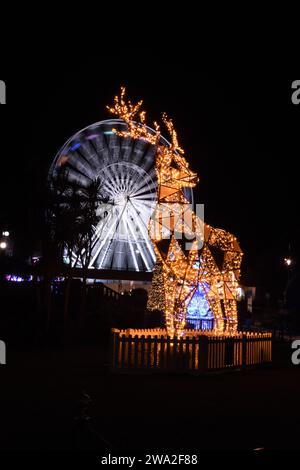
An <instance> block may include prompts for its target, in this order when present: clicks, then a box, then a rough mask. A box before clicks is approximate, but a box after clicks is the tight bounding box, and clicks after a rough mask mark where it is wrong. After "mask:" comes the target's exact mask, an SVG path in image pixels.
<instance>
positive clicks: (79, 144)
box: [70, 142, 81, 152]
mask: <svg viewBox="0 0 300 470" xmlns="http://www.w3.org/2000/svg"><path fill="white" fill-rule="evenodd" d="M79 147H81V143H80V142H76V143H75V144H73V145H71V147H70V150H71V152H74V150H77V149H78V148H79Z"/></svg>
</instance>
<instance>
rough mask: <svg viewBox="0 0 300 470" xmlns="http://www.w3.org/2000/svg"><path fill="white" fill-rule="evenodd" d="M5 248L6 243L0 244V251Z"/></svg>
mask: <svg viewBox="0 0 300 470" xmlns="http://www.w3.org/2000/svg"><path fill="white" fill-rule="evenodd" d="M6 247H7V243H6V242H1V243H0V248H1V250H5V248H6Z"/></svg>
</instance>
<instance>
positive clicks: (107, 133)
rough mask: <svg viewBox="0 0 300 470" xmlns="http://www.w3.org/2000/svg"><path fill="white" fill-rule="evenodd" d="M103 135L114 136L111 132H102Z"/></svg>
mask: <svg viewBox="0 0 300 470" xmlns="http://www.w3.org/2000/svg"><path fill="white" fill-rule="evenodd" d="M103 134H105V135H114V132H113V131H105V132H103Z"/></svg>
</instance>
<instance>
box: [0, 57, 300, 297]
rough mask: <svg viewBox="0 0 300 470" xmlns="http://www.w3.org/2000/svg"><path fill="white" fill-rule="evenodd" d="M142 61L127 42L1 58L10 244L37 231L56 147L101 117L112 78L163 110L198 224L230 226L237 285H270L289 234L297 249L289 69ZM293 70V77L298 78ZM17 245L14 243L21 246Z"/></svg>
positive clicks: (3, 201)
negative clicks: (182, 154) (201, 214)
mask: <svg viewBox="0 0 300 470" xmlns="http://www.w3.org/2000/svg"><path fill="white" fill-rule="evenodd" d="M151 52H152V51H151V50H149V57H151V58H152V60H146V59H145V56H144V54H143V53H142V52H141V51H139V50H138V49H130V48H126V51H124V50H123V51H121V52H116V51H115V50H114V49H113V50H103V49H102V48H99V50H98V51H97V53H90V52H89V51H88V50H85V51H84V52H82V53H81V52H79V51H77V52H76V54H75V53H74V52H73V53H72V52H70V53H69V54H67V55H66V54H63V55H61V56H60V55H59V54H58V53H52V54H50V53H49V54H43V55H42V57H41V55H39V54H30V53H27V54H25V55H24V54H22V53H21V51H20V52H19V55H14V59H13V60H8V61H7V63H6V64H5V66H6V67H5V68H4V69H2V68H1V76H0V79H2V80H5V81H6V84H7V105H6V106H1V107H0V119H1V128H0V133H1V147H0V149H1V150H0V152H1V173H0V174H1V186H0V195H1V198H0V218H1V223H2V224H3V223H5V221H6V223H7V225H8V226H9V228H11V230H12V232H13V233H14V236H15V239H16V240H17V241H18V246H19V247H20V248H19V249H22V250H28V249H29V248H28V247H29V246H30V245H31V244H32V243H31V240H32V235H34V238H37V239H38V236H39V230H40V223H39V221H40V214H41V200H42V191H43V188H44V187H45V177H46V174H47V171H48V168H49V165H50V163H51V161H52V159H53V158H54V156H55V154H56V152H57V151H58V149H59V148H60V147H61V146H62V145H63V143H64V142H65V141H66V140H67V139H68V138H69V137H70V136H71V135H72V134H74V133H75V132H76V131H78V130H79V129H81V128H82V127H84V126H86V125H89V124H91V123H93V122H96V121H100V120H102V119H105V118H108V117H109V115H108V113H107V111H106V109H105V106H106V104H110V103H112V100H113V96H114V95H115V94H116V93H117V92H118V90H119V87H120V86H121V85H125V86H126V87H127V94H128V97H129V98H130V99H131V100H132V101H134V100H137V99H140V98H143V99H144V105H145V109H146V110H147V111H148V118H149V121H150V122H151V120H152V119H159V117H160V114H161V112H162V111H166V112H167V113H168V114H169V116H170V117H172V118H173V120H174V123H175V126H176V128H177V130H178V135H179V141H180V143H181V144H182V146H183V147H184V149H185V150H186V157H187V159H188V160H189V161H190V165H191V167H192V169H194V170H196V171H197V172H198V174H199V176H200V183H199V185H198V187H197V189H196V191H195V199H196V202H200V203H205V219H206V222H207V223H209V224H211V225H213V226H215V227H220V228H224V229H226V230H228V231H230V232H232V233H234V234H235V235H236V236H237V237H238V239H239V241H240V244H241V247H242V249H243V250H244V252H245V259H244V264H243V279H244V282H245V283H247V284H251V285H253V284H255V285H260V284H261V285H265V286H267V287H268V288H272V286H273V287H274V286H276V285H277V284H278V282H279V281H280V279H282V276H283V266H282V258H283V257H284V256H285V255H286V254H287V249H288V246H289V243H291V246H292V250H293V252H294V256H295V257H296V256H297V254H298V253H299V248H300V247H299V238H300V237H299V235H300V226H299V225H300V224H299V209H298V200H297V196H298V192H299V190H298V186H299V183H298V171H297V159H298V155H299V152H298V147H299V144H300V140H299V124H300V105H299V106H295V105H293V104H292V102H291V83H292V81H293V80H296V79H297V76H295V77H292V78H291V79H282V78H279V77H278V76H273V75H272V74H271V73H270V74H269V75H268V74H265V75H262V74H261V73H260V70H259V68H258V67H257V69H255V68H253V69H252V73H247V74H245V73H243V72H242V71H239V69H238V68H236V69H235V70H234V69H230V67H229V66H228V68H227V69H220V70H219V72H218V73H216V72H212V71H211V70H210V69H209V68H208V67H206V65H205V63H203V64H202V63H201V61H200V58H199V61H198V60H197V55H196V56H195V55H194V56H193V57H192V58H191V57H187V56H186V55H185V54H182V55H181V54H180V53H178V56H177V58H176V61H175V60H174V57H170V56H168V55H167V53H165V54H164V53H163V52H164V51H163V50H162V52H161V54H160V55H159V56H158V57H157V56H156V55H155V54H154V51H153V53H151ZM298 78H299V77H298ZM21 247H22V248H21Z"/></svg>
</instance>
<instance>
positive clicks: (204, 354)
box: [198, 335, 208, 372]
mask: <svg viewBox="0 0 300 470" xmlns="http://www.w3.org/2000/svg"><path fill="white" fill-rule="evenodd" d="M198 344H199V360H198V368H199V370H201V371H202V372H205V371H206V370H207V366H208V336H205V335H202V336H199V339H198Z"/></svg>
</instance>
